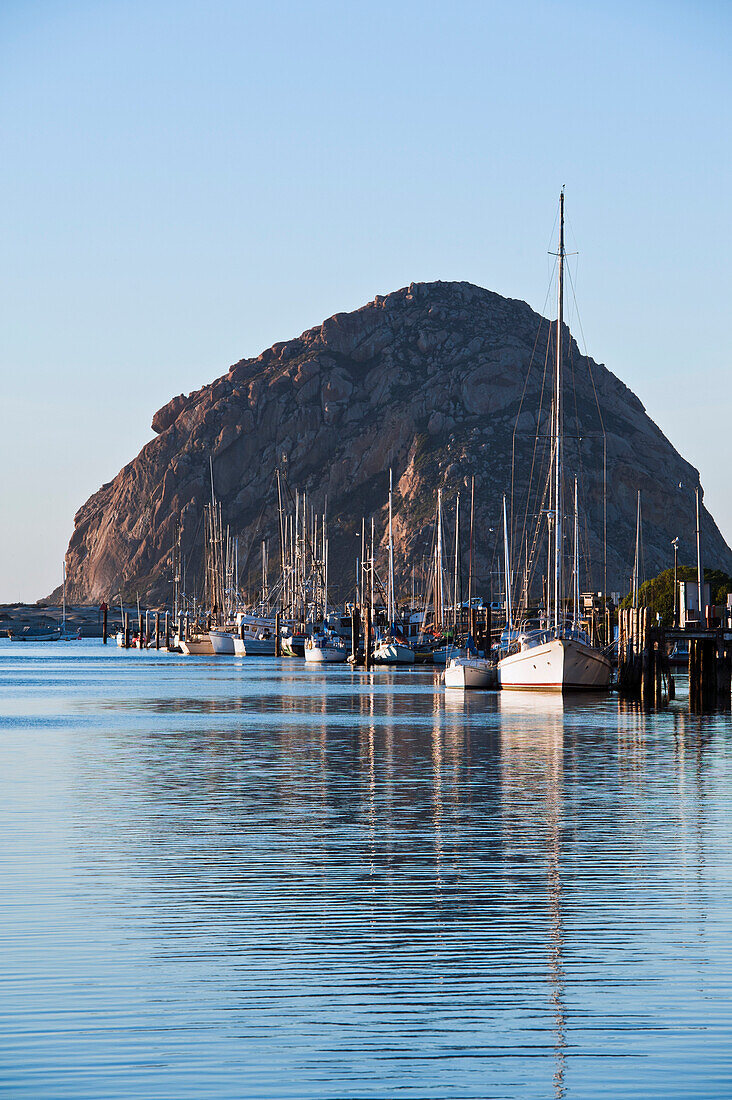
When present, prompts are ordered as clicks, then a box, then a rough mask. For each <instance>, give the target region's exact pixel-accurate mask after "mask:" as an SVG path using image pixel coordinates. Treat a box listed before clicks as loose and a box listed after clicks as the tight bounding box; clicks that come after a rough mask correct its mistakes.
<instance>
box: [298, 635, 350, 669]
mask: <svg viewBox="0 0 732 1100" xmlns="http://www.w3.org/2000/svg"><path fill="white" fill-rule="evenodd" d="M347 656H348V650H347V649H346V646H345V644H344V642H342V641H341V639H340V638H335V637H333V635H331V634H311V636H310V637H309V638H307V639H306V641H305V660H306V661H307V662H308V664H343V662H344V661H345V660H346V658H347Z"/></svg>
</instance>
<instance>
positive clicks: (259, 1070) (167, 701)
mask: <svg viewBox="0 0 732 1100" xmlns="http://www.w3.org/2000/svg"><path fill="white" fill-rule="evenodd" d="M197 669H198V666H197V665H192V664H191V662H190V661H186V660H177V659H175V658H170V657H160V658H156V657H151V658H150V660H149V661H146V660H144V659H137V660H134V659H127V655H124V654H122V655H120V654H118V653H117V652H111V653H109V652H107V653H102V652H101V647H98V648H92V647H90V646H84V645H82V646H81V647H80V648H78V649H77V648H75V649H74V652H73V654H71V653H68V654H59V655H58V656H57V657H54V658H48V657H45V658H44V659H43V669H42V673H43V674H41V670H40V667H39V661H38V660H36V659H34V657H33V655H32V654H29V655H27V656H22V655H17V656H11V655H10V654H9V653H8V651H7V650H1V649H0V683H1V684H2V687H3V688H4V691H3V692H2V694H0V732H2V745H3V769H2V771H1V772H0V798H1V799H2V802H1V803H0V804H2V805H3V806H4V812H3V817H2V825H3V832H2V840H1V846H0V860H1V862H2V867H1V869H2V873H3V879H4V883H5V889H4V892H3V895H2V897H1V898H0V919H2V920H3V927H4V939H5V954H4V964H3V965H4V986H3V988H4V994H5V995H4V1007H3V1008H2V1009H0V1017H1V1018H0V1023H1V1024H2V1029H1V1031H0V1059H1V1061H0V1070H1V1071H2V1073H1V1074H0V1076H1V1077H2V1079H3V1080H4V1081H8V1080H12V1090H11V1091H12V1094H13V1095H16V1096H19V1097H36V1096H38V1095H59V1096H72V1095H73V1096H79V1095H88V1096H99V1095H103V1096H105V1097H110V1100H116V1098H121V1097H128V1096H133V1095H145V1096H153V1095H171V1096H176V1097H189V1096H190V1097H193V1096H195V1097H214V1096H217V1097H218V1096H222V1095H223V1096H234V1095H235V1096H276V1097H283V1098H284V1097H298V1098H299V1097H324V1098H326V1100H335V1098H338V1100H341V1098H346V1097H349V1096H351V1097H361V1098H371V1097H374V1098H375V1097H383V1096H395V1095H399V1096H400V1097H405V1098H408V1100H412V1098H416V1097H420V1098H423V1097H425V1096H435V1097H445V1098H458V1097H459V1098H467V1097H481V1098H483V1097H488V1096H491V1097H492V1096H501V1097H511V1098H528V1097H544V1096H551V1095H554V1096H556V1097H575V1098H577V1100H579V1098H581V1100H585V1098H592V1097H599V1096H605V1095H618V1096H632V1095H636V1096H643V1097H649V1096H659V1097H660V1096H664V1097H665V1096H687V1097H689V1096H721V1095H724V1094H725V1091H729V1090H728V1089H727V1085H728V1084H729V1083H730V1080H731V1079H732V1077H731V1075H730V1056H729V1048H730V1044H729V1030H730V1029H729V1024H730V1011H729V1005H728V1003H727V1001H726V1000H725V991H726V990H728V989H729V947H728V945H729V942H730V939H729V932H730V928H729V911H730V910H729V902H730V882H729V876H728V874H727V868H728V866H729V862H730V856H731V855H732V851H731V848H732V844H731V842H730V836H729V828H728V816H727V814H728V799H729V779H728V775H729V749H728V725H727V724H726V723H728V719H725V718H724V717H723V716H708V717H706V718H697V717H690V716H689V715H688V714H687V713H686V710H685V706H684V703H683V700H682V701H680V703H679V705H678V706H675V707H671V708H669V709H668V710H667V711H664V712H663V713H659V714H657V715H648V714H644V713H642V712H641V711H640V710H639V709H637V708H634V707H632V706H628V705H623V704H619V703H618V701H617V700H616V699H614V698H606V697H604V698H600V699H593V698H586V697H583V698H582V699H572V698H564V699H563V698H562V697H561V696H559V695H554V694H550V695H541V696H540V695H523V694H518V693H509V692H506V693H503V694H496V693H483V692H476V693H473V694H467V693H466V694H465V695H462V694H460V693H454V692H448V693H446V692H445V691H444V690H443V689H442V687H441V685H440V684H439V681H438V680H436V679H435V677H434V676H433V674H432V673H431V672H430V671H429V670H424V669H414V670H408V671H406V672H405V671H404V670H393V671H390V670H386V669H379V670H375V671H373V672H369V673H366V672H365V671H364V670H362V669H357V670H351V669H350V668H345V667H343V666H339V667H338V668H332V669H327V670H310V669H307V668H305V667H304V666H303V665H302V664H298V663H295V662H285V661H281V662H278V661H266V660H259V661H256V660H255V661H251V662H250V661H247V660H244V661H242V662H231V663H229V662H226V661H225V660H222V661H220V662H216V661H209V662H205V664H203V665H201V667H200V671H196V670H197Z"/></svg>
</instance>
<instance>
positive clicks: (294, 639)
mask: <svg viewBox="0 0 732 1100" xmlns="http://www.w3.org/2000/svg"><path fill="white" fill-rule="evenodd" d="M305 641H306V635H305V634H284V635H283V636H282V655H283V656H284V657H304V656H305Z"/></svg>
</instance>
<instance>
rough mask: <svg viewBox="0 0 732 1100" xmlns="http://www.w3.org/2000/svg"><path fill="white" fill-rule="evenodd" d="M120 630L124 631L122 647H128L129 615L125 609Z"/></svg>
mask: <svg viewBox="0 0 732 1100" xmlns="http://www.w3.org/2000/svg"><path fill="white" fill-rule="evenodd" d="M122 630H123V632H124V633H123V639H122V640H123V645H124V648H125V649H129V648H130V617H129V615H128V614H127V612H126V611H125V617H124V623H123V626H122Z"/></svg>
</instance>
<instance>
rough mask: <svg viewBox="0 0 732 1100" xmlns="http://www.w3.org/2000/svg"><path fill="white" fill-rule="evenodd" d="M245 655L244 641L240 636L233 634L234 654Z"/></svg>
mask: <svg viewBox="0 0 732 1100" xmlns="http://www.w3.org/2000/svg"><path fill="white" fill-rule="evenodd" d="M246 655H247V647H246V646H245V644H244V642H243V641H242V639H241V638H239V637H237V636H236V635H234V656H235V657H246Z"/></svg>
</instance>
